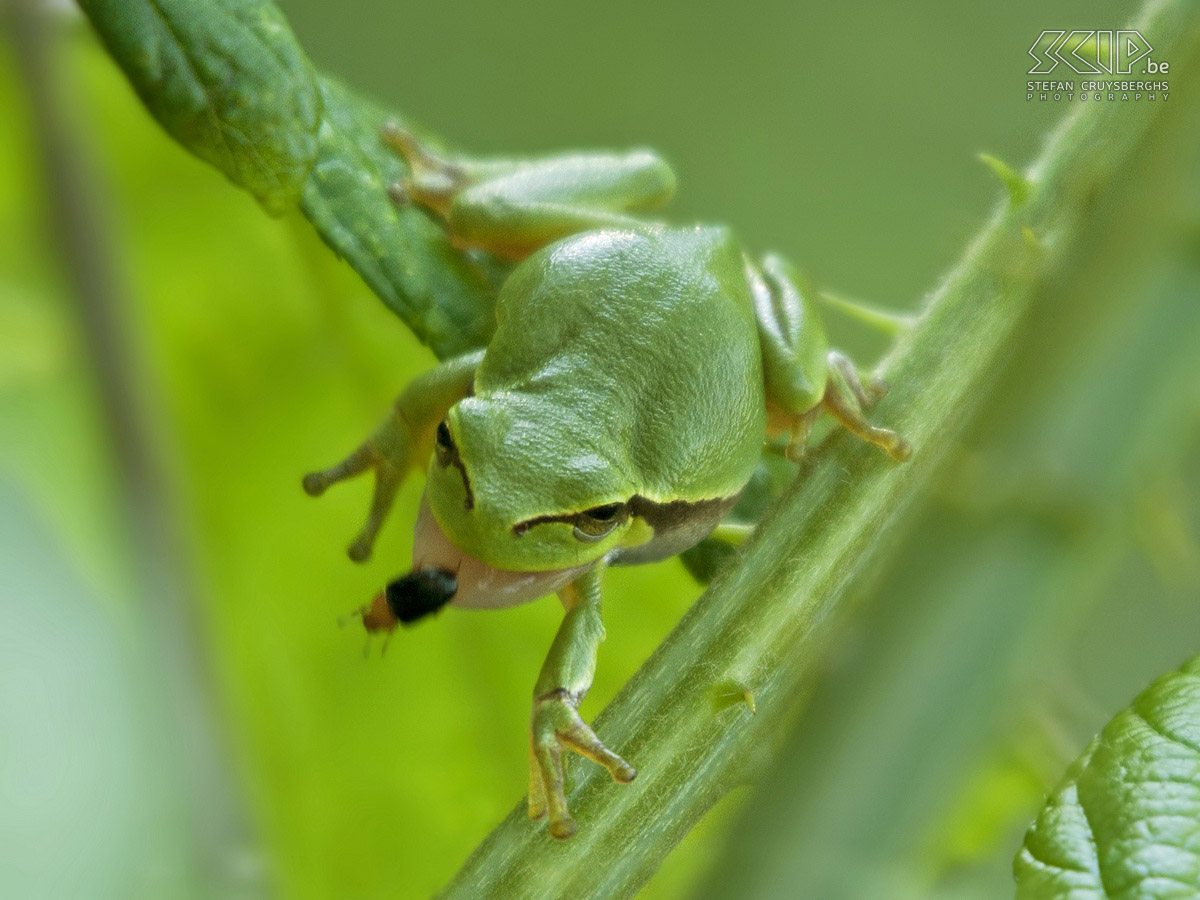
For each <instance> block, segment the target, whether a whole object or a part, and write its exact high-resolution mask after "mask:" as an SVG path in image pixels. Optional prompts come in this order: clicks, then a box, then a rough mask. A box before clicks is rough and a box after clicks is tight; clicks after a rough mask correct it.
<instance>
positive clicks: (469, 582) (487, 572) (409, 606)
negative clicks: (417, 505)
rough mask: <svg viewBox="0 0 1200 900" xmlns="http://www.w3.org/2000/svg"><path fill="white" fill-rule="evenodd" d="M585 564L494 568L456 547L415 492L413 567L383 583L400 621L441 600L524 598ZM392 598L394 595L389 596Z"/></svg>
mask: <svg viewBox="0 0 1200 900" xmlns="http://www.w3.org/2000/svg"><path fill="white" fill-rule="evenodd" d="M590 566H591V564H590V563H589V564H588V565H583V566H573V567H571V568H569V569H552V570H550V571H548V572H509V571H506V570H504V569H497V568H495V567H494V566H489V565H488V564H487V563H485V562H482V561H480V560H478V559H476V558H475V557H474V556H471V555H470V554H468V553H465V552H463V551H462V550H460V549H459V548H458V547H456V546H455V545H454V544H453V543H452V542H451V541H450V539H449V538H448V537H446V533H445V532H444V531H443V530H442V527H441V526H440V525H439V524H438V523H437V520H436V519H435V518H434V517H433V512H432V511H431V510H430V508H429V501H428V500H427V499H426V498H425V497H424V496H422V497H421V511H420V513H419V514H418V515H417V524H416V528H415V534H414V539H413V570H412V572H411V573H409V574H408V575H405V576H404V577H403V578H399V579H397V580H396V581H393V582H392V583H391V584H390V585H388V591H387V593H388V600H389V604H390V605H392V606H393V607H403V609H404V611H405V615H403V616H399V615H398V617H399V618H400V619H401V620H402V621H405V622H411V621H416V620H417V619H419V618H422V617H424V616H426V615H428V614H429V613H432V612H436V611H437V610H438V609H440V608H441V607H442V606H445V605H447V604H449V605H450V606H458V607H461V608H464V609H501V608H503V607H506V606H516V605H518V604H520V603H528V602H529V601H530V600H536V599H538V598H539V597H544V596H546V595H547V594H552V593H554V592H555V591H557V590H558V589H559V588H562V587H564V586H566V585H567V584H570V583H571V582H572V581H574V580H575V579H576V578H578V577H579V576H580V575H581V574H582V573H583V572H584V571H585V570H587V569H588V568H590ZM393 598H394V599H393Z"/></svg>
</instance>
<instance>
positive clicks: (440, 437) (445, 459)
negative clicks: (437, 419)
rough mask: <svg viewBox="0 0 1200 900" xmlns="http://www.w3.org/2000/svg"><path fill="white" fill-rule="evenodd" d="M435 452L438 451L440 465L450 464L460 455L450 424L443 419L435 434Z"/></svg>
mask: <svg viewBox="0 0 1200 900" xmlns="http://www.w3.org/2000/svg"><path fill="white" fill-rule="evenodd" d="M434 452H435V453H437V461H438V464H439V465H442V466H448V465H450V463H452V462H454V460H455V458H456V457H457V456H458V448H457V447H455V446H454V438H452V437H451V436H450V426H448V425H447V424H446V422H445V420H444V419H443V420H442V422H441V424H439V425H438V427H437V434H436V435H435V436H434Z"/></svg>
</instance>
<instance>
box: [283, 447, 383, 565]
mask: <svg viewBox="0 0 1200 900" xmlns="http://www.w3.org/2000/svg"><path fill="white" fill-rule="evenodd" d="M368 469H373V470H374V471H375V490H374V492H373V493H372V496H371V507H370V509H369V510H368V512H367V520H366V522H365V523H364V524H363V527H362V529H361V530H360V531H359V533H358V535H357V536H356V537H355V538H354V540H353V541H352V542H351V544H350V546H349V547H348V548H347V550H346V553H347V555H348V556H349V557H350V558H351V559H352V560H354V561H355V562H362V561H363V560H366V559H368V558H369V557H370V556H371V551H372V549H373V548H374V546H375V538H376V537H377V536H378V534H379V529H380V528H382V527H383V522H384V520H385V519H386V518H387V514H388V512H389V511H390V510H391V508H392V503H393V502H394V501H395V499H396V492H397V491H398V490H399V489H400V483H401V482H402V481H403V480H404V472H403V471H402V470H401V469H400V468H399V467H397V466H396V465H394V464H393V463H391V462H390V461H389V460H388V459H387V458H386V457H384V456H383V455H381V454H380V453H379V452H378V451H376V450H375V448H374V447H373V446H372V445H371V443H370V442H367V443H365V444H363V445H362V446H360V447H359V448H358V449H357V450H355V451H354V452H353V453H351V454H350V455H349V456H347V457H346V458H345V459H344V460H342V461H341V462H339V463H337V464H336V465H333V466H330V467H329V468H328V469H321V470H319V471H316V472H309V473H308V474H307V475H305V476H304V479H303V481H302V482H301V484H302V485H303V487H304V492H305V493H306V494H308V495H309V496H310V497H319V496H321V495H322V494H323V493H325V491H326V490H327V489H328V488H329V487H330V486H331V485H334V484H337V483H338V482H339V481H345V480H347V479H349V478H353V477H355V476H356V475H361V474H362V473H363V472H366V471H367V470H368Z"/></svg>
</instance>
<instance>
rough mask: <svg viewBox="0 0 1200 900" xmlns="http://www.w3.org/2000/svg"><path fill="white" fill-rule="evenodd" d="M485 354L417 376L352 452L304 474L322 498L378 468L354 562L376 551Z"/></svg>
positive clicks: (310, 491) (311, 490)
mask: <svg viewBox="0 0 1200 900" xmlns="http://www.w3.org/2000/svg"><path fill="white" fill-rule="evenodd" d="M482 358H483V351H482V350H477V351H474V352H472V353H467V354H464V355H463V356H458V357H455V358H454V359H450V360H447V361H446V362H444V363H442V364H441V365H439V366H437V367H435V368H433V369H430V370H429V371H428V372H426V373H424V374H423V375H420V376H418V377H417V378H415V379H413V381H412V382H411V383H410V384H409V386H408V387H407V388H406V389H405V390H404V393H402V394H401V395H400V396H399V398H397V400H396V403H395V404H394V405H393V407H392V409H391V411H390V412H389V413H388V415H387V417H386V418H385V419H384V420H383V422H382V423H381V424H380V425H379V427H378V428H377V429H376V430H375V432H374V433H373V434H372V435H371V436H370V437H368V438H367V439H366V441H364V442H363V443H362V444H361V445H359V446H358V447H357V448H356V449H355V450H354V452H353V453H351V454H350V455H349V456H347V457H346V458H345V459H344V460H342V461H341V462H339V463H337V464H336V465H333V466H330V467H329V468H328V469H323V470H321V471H318V472H310V473H308V474H307V475H305V476H304V482H303V484H304V490H305V491H306V492H307V493H308V494H309V495H310V496H313V497H319V496H320V495H321V494H323V493H324V492H325V490H326V488H328V487H329V486H330V485H331V484H334V483H336V482H339V481H344V480H345V479H347V478H353V477H354V476H355V475H359V474H361V473H363V472H365V471H367V470H368V469H373V470H374V471H375V491H374V494H373V496H372V498H371V508H370V511H369V512H368V514H367V521H366V523H365V524H364V525H363V527H362V530H361V531H360V532H359V533H358V536H357V537H356V538H355V539H354V541H353V543H351V544H350V547H349V550H348V551H347V552H348V553H349V556H350V558H351V559H352V560H354V561H355V562H362V561H363V560H365V559H367V558H368V557H369V556H370V555H371V549H372V547H373V546H374V544H375V537H376V535H378V534H379V529H380V528H381V527H382V525H383V521H384V519H385V518H386V517H387V514H388V511H389V510H390V509H391V507H392V503H393V501H394V500H395V499H396V491H397V490H399V488H400V484H401V483H402V482H403V480H404V476H405V475H407V474H408V471H409V470H410V469H411V468H413V467H415V466H418V465H420V464H421V462H422V460H424V459H425V458H427V457H428V456H429V453H430V452H431V450H432V443H433V436H434V431H435V429H436V428H437V426H438V423H439V422H441V420H442V419H443V418H444V417H445V415H446V411H447V410H449V409H450V407H451V406H453V405H454V404H455V403H456V402H458V401H459V400H461V399H462V398H463V397H465V396H466V395H467V393H468V391H470V389H471V385H472V384H473V383H474V380H475V370H476V369H477V368H478V367H479V361H480V360H481V359H482Z"/></svg>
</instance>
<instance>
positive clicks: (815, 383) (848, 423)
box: [747, 256, 912, 460]
mask: <svg viewBox="0 0 1200 900" xmlns="http://www.w3.org/2000/svg"><path fill="white" fill-rule="evenodd" d="M747 272H748V278H749V280H750V286H751V290H752V292H753V294H754V305H755V314H756V316H757V319H758V330H759V340H760V343H761V346H762V353H763V377H764V380H765V382H766V384H765V387H766V394H767V402H768V404H769V406H770V408H771V412H772V413H773V415H772V419H773V420H775V422H774V424H776V425H777V426H778V425H782V426H784V427H786V428H787V429H788V430H789V431H790V432H791V438H792V440H791V444H790V445H789V454H790V455H795V453H796V451H802V450H803V447H804V443H805V441H806V440H807V438H808V433H809V431H810V430H811V428H812V426H813V423H814V422H815V421H816V418H817V417H818V416H819V415H820V414H821V412H822V411H823V410H824V411H828V412H829V413H830V414H831V415H832V416H833V417H834V418H835V419H837V420H838V422H840V423H841V424H842V426H843V427H845V428H846V429H847V430H848V431H850V432H851V433H852V434H854V435H857V436H858V437H860V438H862V439H863V440H865V441H869V442H870V443H872V444H875V445H877V446H879V447H882V448H883V449H884V450H886V451H887V452H888V453H889V454H890V455H891V456H892V457H893V458H894V459H897V460H902V459H906V458H907V457H908V455H909V454H910V453H911V452H912V448H911V446H910V445H909V443H908V441H906V440H905V439H904V438H903V437H901V436H900V435H898V434H897V433H896V432H894V431H892V430H891V429H888V428H880V427H879V426H877V425H875V424H873V423H872V422H871V421H870V420H869V419H868V418H867V416H866V410H868V409H870V408H871V407H872V406H873V405H874V404H875V403H876V402H877V401H878V400H879V398H880V397H882V396H883V394H884V392H885V391H886V386H885V385H884V384H883V383H882V382H880V381H878V380H870V381H868V382H866V383H864V382H863V381H862V379H861V378H860V377H859V374H858V370H857V369H856V368H855V366H854V363H853V362H851V360H850V359H849V357H847V356H845V355H844V354H842V353H839V352H838V351H836V350H830V349H829V344H828V342H827V340H826V337H825V328H824V325H823V324H822V322H821V317H820V314H819V312H818V311H817V308H816V303H815V302H814V300H813V299H812V296H811V293H812V292H811V288H809V286H808V285H807V284H806V283H805V280H804V278H803V277H802V276H801V275H800V274H799V273H798V272H796V271H795V270H794V269H793V268H792V267H791V266H790V265H788V263H787V262H785V261H784V260H782V259H781V258H779V257H777V256H768V257H766V258H765V259H764V260H763V262H762V266H761V270H760V269H757V268H755V267H754V266H753V265H751V264H747ZM780 419H782V420H783V421H782V422H780V421H779V420H780Z"/></svg>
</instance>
